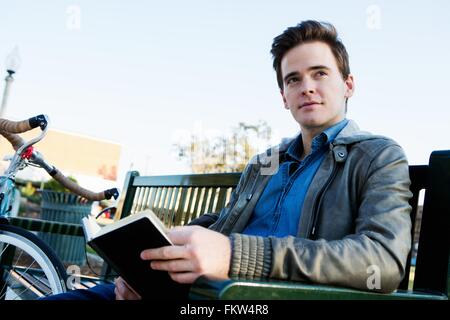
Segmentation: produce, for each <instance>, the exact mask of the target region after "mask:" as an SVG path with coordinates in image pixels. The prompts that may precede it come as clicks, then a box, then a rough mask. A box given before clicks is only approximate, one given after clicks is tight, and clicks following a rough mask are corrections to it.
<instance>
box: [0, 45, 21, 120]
mask: <svg viewBox="0 0 450 320" xmlns="http://www.w3.org/2000/svg"><path fill="white" fill-rule="evenodd" d="M20 63H21V60H20V55H19V47H17V46H16V47H15V48H14V49H13V50H12V51H11V53H10V54H8V56H7V57H6V60H5V66H6V72H7V73H8V75H7V76H6V78H5V89H4V91H3V98H2V105H1V107H0V118H3V116H4V115H5V113H6V104H7V102H8V95H9V88H10V87H11V84H12V82H13V81H14V78H13V74H14V73H16V71H17V70H18V69H19V67H20Z"/></svg>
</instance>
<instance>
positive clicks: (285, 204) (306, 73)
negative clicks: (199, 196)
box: [97, 21, 411, 299]
mask: <svg viewBox="0 0 450 320" xmlns="http://www.w3.org/2000/svg"><path fill="white" fill-rule="evenodd" d="M271 52H272V54H273V58H274V62H273V66H274V69H275V71H276V74H277V80H278V85H279V87H280V92H281V96H282V99H283V102H284V107H285V108H286V109H288V110H290V112H291V114H292V116H293V118H294V119H295V121H296V122H297V123H298V124H299V126H300V131H301V133H300V134H299V135H298V136H297V137H296V138H295V139H292V140H290V141H287V142H285V143H283V144H281V145H279V146H277V148H275V149H274V150H272V152H271V153H270V155H269V154H264V155H260V156H258V157H256V158H255V159H254V160H253V161H251V162H250V163H249V164H248V165H247V167H246V169H245V170H244V172H243V174H242V177H241V180H240V182H239V184H238V186H237V188H236V190H235V191H234V193H233V195H232V198H231V200H230V203H229V204H228V205H227V207H226V208H225V209H223V210H222V212H221V213H220V215H214V214H211V215H204V216H202V217H200V218H198V219H197V220H194V221H193V222H192V224H199V225H201V226H186V227H176V228H174V229H172V230H171V231H170V233H169V238H170V239H171V240H172V242H173V243H174V244H175V245H174V246H171V247H163V248H159V249H149V250H145V251H143V252H142V254H141V257H142V259H144V260H148V262H149V267H151V268H154V269H158V270H166V271H168V272H169V274H170V275H171V277H172V279H174V280H175V281H177V282H180V283H192V282H194V281H195V280H196V279H197V278H198V277H199V276H201V275H207V276H209V277H211V278H217V279H226V278H229V277H231V278H239V279H265V278H274V279H286V280H294V281H308V282H313V283H320V284H329V285H336V286H345V287H352V288H357V289H362V290H371V289H372V288H368V285H367V282H368V281H367V280H368V277H369V276H370V272H371V270H374V268H376V270H378V271H379V275H380V280H381V281H380V286H379V287H377V288H375V290H376V291H379V292H391V291H393V290H395V289H396V288H397V286H398V284H399V283H400V281H401V279H402V278H403V275H404V267H405V264H406V259H407V255H408V252H409V250H410V244H411V221H410V216H409V213H410V210H411V208H410V206H409V204H408V200H409V198H410V197H411V193H410V191H409V184H410V180H409V174H408V163H407V160H406V157H405V155H404V153H403V151H402V149H401V147H400V146H399V145H398V144H397V143H395V142H394V141H392V140H390V139H388V138H385V137H381V136H375V135H372V134H370V133H367V132H363V131H360V130H359V129H358V127H357V125H356V124H355V123H354V122H353V121H351V120H347V119H346V118H345V114H346V108H347V101H348V99H349V98H350V97H351V96H352V94H353V91H354V79H353V76H352V75H351V74H350V68H349V63H348V55H347V52H346V50H345V47H344V46H343V44H342V43H341V42H340V40H339V39H338V38H337V33H336V30H335V29H334V27H333V26H332V25H330V24H326V23H320V22H317V21H304V22H302V23H300V24H298V25H297V26H295V27H291V28H288V29H287V30H285V31H284V32H283V33H282V34H281V35H279V36H278V37H276V38H275V39H274V42H273V45H272V50H271ZM274 163H276V164H279V166H277V167H276V168H274V170H271V171H270V170H269V171H270V172H271V174H267V166H268V165H269V166H270V165H271V164H274ZM272 167H273V166H272ZM104 288H106V287H104ZM97 290H100V288H98V289H97ZM105 290H106V289H105ZM107 290H109V291H108V292H109V293H108V294H107V296H108V297H109V298H114V296H115V298H117V299H139V298H140V297H139V296H138V295H137V294H136V293H135V292H134V291H133V290H132V289H131V288H130V287H129V286H128V285H127V284H126V283H125V282H124V281H123V280H122V279H121V278H118V279H117V280H116V286H115V288H114V287H113V286H109V287H108V289H107ZM113 290H114V293H113ZM104 292H106V291H103V293H104Z"/></svg>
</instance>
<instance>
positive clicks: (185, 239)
mask: <svg viewBox="0 0 450 320" xmlns="http://www.w3.org/2000/svg"><path fill="white" fill-rule="evenodd" d="M200 229H202V227H199V226H185V227H174V228H172V229H170V230H169V232H168V233H167V236H168V237H169V239H170V241H172V243H173V244H179V245H183V244H186V243H191V242H192V235H193V233H194V232H195V231H196V230H197V231H198V230H200Z"/></svg>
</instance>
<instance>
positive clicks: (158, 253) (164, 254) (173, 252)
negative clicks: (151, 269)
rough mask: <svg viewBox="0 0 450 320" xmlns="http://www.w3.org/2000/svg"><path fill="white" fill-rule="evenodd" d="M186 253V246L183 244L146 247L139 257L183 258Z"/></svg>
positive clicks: (158, 258)
mask: <svg viewBox="0 0 450 320" xmlns="http://www.w3.org/2000/svg"><path fill="white" fill-rule="evenodd" d="M187 255H188V251H187V247H185V246H177V245H174V246H166V247H161V248H156V249H147V250H144V251H142V252H141V259H143V260H173V259H183V258H186V257H187Z"/></svg>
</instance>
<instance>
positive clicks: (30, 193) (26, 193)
mask: <svg viewBox="0 0 450 320" xmlns="http://www.w3.org/2000/svg"><path fill="white" fill-rule="evenodd" d="M19 190H20V194H21V196H22V197H24V198H27V199H28V201H30V202H33V203H40V202H41V195H40V194H39V193H38V192H36V188H35V187H33V184H32V183H31V181H27V183H26V185H25V186H24V187H21V188H20V189H19Z"/></svg>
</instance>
